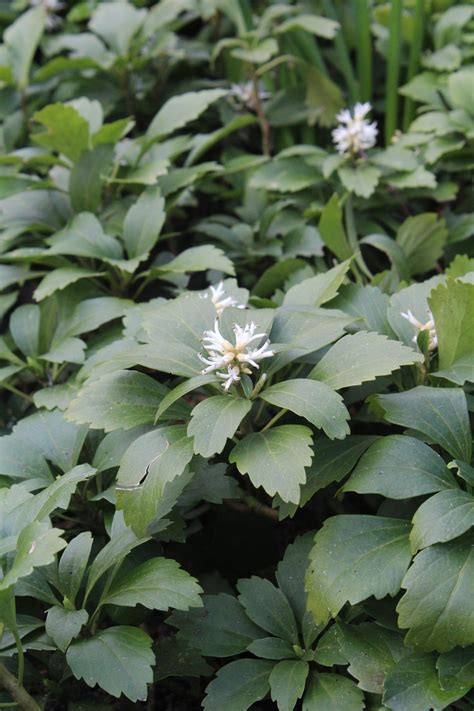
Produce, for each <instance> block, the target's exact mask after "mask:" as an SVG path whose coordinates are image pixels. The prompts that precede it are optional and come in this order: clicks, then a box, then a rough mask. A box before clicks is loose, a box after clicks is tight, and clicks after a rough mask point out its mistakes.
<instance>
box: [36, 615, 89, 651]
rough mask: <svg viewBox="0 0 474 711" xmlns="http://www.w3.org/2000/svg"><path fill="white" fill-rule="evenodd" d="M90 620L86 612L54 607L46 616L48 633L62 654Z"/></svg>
mask: <svg viewBox="0 0 474 711" xmlns="http://www.w3.org/2000/svg"><path fill="white" fill-rule="evenodd" d="M88 619H89V615H88V614H87V612H86V610H65V609H64V607H52V608H51V609H50V610H48V614H47V616H46V632H47V634H49V636H50V637H51V639H52V640H53V642H54V643H55V645H56V646H57V647H58V649H60V650H61V652H65V651H66V649H67V648H68V647H69V645H70V644H71V642H72V640H73V639H74V638H75V637H78V636H79V632H80V631H81V629H82V627H83V626H84V625H85V624H86V622H87V620H88Z"/></svg>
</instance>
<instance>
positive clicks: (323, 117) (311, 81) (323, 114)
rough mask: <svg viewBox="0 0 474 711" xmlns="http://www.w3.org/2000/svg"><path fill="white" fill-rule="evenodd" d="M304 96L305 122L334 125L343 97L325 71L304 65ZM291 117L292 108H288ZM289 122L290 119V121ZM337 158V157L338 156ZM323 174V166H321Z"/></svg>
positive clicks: (312, 65)
mask: <svg viewBox="0 0 474 711" xmlns="http://www.w3.org/2000/svg"><path fill="white" fill-rule="evenodd" d="M305 69H306V94H305V99H304V104H305V106H306V108H307V111H308V118H307V121H308V123H309V125H310V126H312V125H314V124H315V123H317V124H319V126H322V127H324V128H329V127H330V126H333V125H334V123H335V119H336V116H337V114H338V112H339V111H340V110H341V109H342V108H343V107H344V95H343V93H342V91H341V89H340V87H339V86H338V84H337V83H335V82H334V81H332V79H330V78H329V76H328V74H327V72H326V71H320V70H319V69H318V68H317V67H315V66H314V64H306V65H305ZM288 112H289V115H290V116H291V117H292V114H293V109H292V106H291V105H289V106H288ZM290 120H291V119H290ZM338 157H339V156H338ZM323 174H324V164H323ZM324 177H327V176H326V175H325V176H324Z"/></svg>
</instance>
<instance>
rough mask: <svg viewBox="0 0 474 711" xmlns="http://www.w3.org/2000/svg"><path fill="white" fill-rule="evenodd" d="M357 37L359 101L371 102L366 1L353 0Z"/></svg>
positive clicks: (370, 68)
mask: <svg viewBox="0 0 474 711" xmlns="http://www.w3.org/2000/svg"><path fill="white" fill-rule="evenodd" d="M354 9H355V14H356V37H357V75H358V79H359V86H360V100H361V101H372V41H371V36H370V12H369V2H368V0H355V5H354Z"/></svg>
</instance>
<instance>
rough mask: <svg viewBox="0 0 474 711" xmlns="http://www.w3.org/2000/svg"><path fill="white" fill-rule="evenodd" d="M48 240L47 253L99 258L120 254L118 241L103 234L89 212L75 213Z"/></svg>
mask: <svg viewBox="0 0 474 711" xmlns="http://www.w3.org/2000/svg"><path fill="white" fill-rule="evenodd" d="M48 242H49V244H50V245H51V247H50V248H49V250H48V254H70V255H74V256H77V257H90V258H92V259H100V260H102V259H106V258H110V259H119V258H120V257H121V256H122V248H121V246H120V244H119V242H118V241H117V240H116V239H114V238H113V237H110V235H107V234H105V232H104V230H103V229H102V225H101V224H100V222H99V220H98V219H97V217H96V216H95V215H93V214H92V213H90V212H81V213H80V214H79V215H76V216H75V217H74V218H73V219H72V220H71V222H70V223H69V225H68V227H66V228H65V229H64V230H61V231H60V232H56V234H55V235H54V236H53V237H50V238H49V239H48Z"/></svg>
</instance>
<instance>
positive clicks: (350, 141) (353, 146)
mask: <svg viewBox="0 0 474 711" xmlns="http://www.w3.org/2000/svg"><path fill="white" fill-rule="evenodd" d="M371 110H372V106H371V105H370V104H369V102H368V101H366V102H365V103H363V104H360V103H357V104H356V105H355V106H354V109H353V111H352V113H351V112H350V111H349V110H348V109H344V110H343V111H340V112H339V113H338V114H337V116H336V118H337V120H338V121H339V126H338V127H337V128H335V129H334V131H332V140H333V141H334V144H335V146H336V148H337V150H338V152H339V153H345V154H349V155H357V154H360V153H363V152H364V151H366V150H368V149H369V148H372V146H375V143H376V141H377V134H378V129H377V123H376V122H375V121H374V122H373V123H369V122H368V120H367V119H366V118H365V117H366V115H367V114H368V113H369V111H371Z"/></svg>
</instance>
